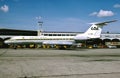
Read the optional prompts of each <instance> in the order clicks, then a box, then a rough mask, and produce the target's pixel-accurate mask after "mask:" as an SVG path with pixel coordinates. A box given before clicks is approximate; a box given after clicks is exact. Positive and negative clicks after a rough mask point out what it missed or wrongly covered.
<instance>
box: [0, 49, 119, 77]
mask: <svg viewBox="0 0 120 78" xmlns="http://www.w3.org/2000/svg"><path fill="white" fill-rule="evenodd" d="M0 78H120V49H76V50H56V49H0Z"/></svg>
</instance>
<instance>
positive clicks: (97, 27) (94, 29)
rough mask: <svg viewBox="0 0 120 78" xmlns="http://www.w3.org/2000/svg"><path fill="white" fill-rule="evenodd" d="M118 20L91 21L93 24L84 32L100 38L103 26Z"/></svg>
mask: <svg viewBox="0 0 120 78" xmlns="http://www.w3.org/2000/svg"><path fill="white" fill-rule="evenodd" d="M115 21H117V20H112V21H106V22H99V23H91V24H92V26H91V27H90V28H89V29H88V30H87V31H86V32H85V33H84V34H85V35H87V37H89V38H99V37H100V35H101V32H102V28H103V26H105V25H107V24H108V23H111V22H115Z"/></svg>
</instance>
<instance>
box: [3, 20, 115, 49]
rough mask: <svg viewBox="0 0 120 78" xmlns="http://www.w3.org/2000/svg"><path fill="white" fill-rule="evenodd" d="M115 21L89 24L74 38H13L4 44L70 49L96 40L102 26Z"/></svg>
mask: <svg viewBox="0 0 120 78" xmlns="http://www.w3.org/2000/svg"><path fill="white" fill-rule="evenodd" d="M115 21H117V20H112V21H106V22H98V23H91V24H92V25H91V27H90V28H89V29H88V30H87V31H86V32H85V33H83V34H77V35H76V36H44V35H41V36H15V37H12V38H10V39H8V40H6V41H5V43H6V44H9V45H10V44H12V45H15V46H16V45H18V44H30V43H33V44H43V45H44V44H46V45H57V46H58V47H59V48H61V47H63V46H67V47H71V46H73V45H75V44H77V42H78V41H82V40H88V39H97V38H100V35H101V32H102V28H103V26H105V25H107V24H108V23H111V22H115Z"/></svg>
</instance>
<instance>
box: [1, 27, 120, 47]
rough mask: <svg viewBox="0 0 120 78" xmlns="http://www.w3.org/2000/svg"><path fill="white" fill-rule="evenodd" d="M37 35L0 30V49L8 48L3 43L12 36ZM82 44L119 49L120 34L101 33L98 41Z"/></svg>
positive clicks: (64, 33)
mask: <svg viewBox="0 0 120 78" xmlns="http://www.w3.org/2000/svg"><path fill="white" fill-rule="evenodd" d="M78 33H81V32H48V31H47V32H46V31H43V32H42V34H43V35H44V36H75V35H76V34H78ZM37 34H38V33H37V31H32V30H15V29H0V48H6V47H9V46H8V45H6V44H5V43H4V41H5V40H7V39H9V38H11V37H13V36H37ZM83 44H84V46H85V47H88V46H94V47H95V46H97V47H98V46H99V47H100V48H104V47H106V46H108V45H114V46H117V47H120V33H102V34H101V37H100V39H95V40H87V41H86V42H84V43H83Z"/></svg>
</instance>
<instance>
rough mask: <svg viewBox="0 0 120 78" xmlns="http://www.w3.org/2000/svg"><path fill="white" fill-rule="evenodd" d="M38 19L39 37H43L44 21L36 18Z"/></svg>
mask: <svg viewBox="0 0 120 78" xmlns="http://www.w3.org/2000/svg"><path fill="white" fill-rule="evenodd" d="M36 19H37V20H38V22H37V24H38V26H39V28H38V32H37V35H38V36H41V35H42V24H43V21H41V16H38V17H36Z"/></svg>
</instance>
